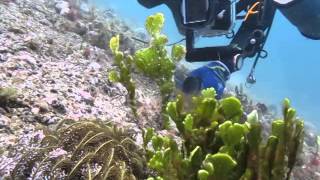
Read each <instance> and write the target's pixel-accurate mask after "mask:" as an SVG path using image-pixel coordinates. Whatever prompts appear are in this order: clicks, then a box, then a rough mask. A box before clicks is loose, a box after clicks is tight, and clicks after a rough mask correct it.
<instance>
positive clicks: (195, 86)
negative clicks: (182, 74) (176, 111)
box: [182, 76, 202, 94]
mask: <svg viewBox="0 0 320 180" xmlns="http://www.w3.org/2000/svg"><path fill="white" fill-rule="evenodd" d="M201 83H202V81H201V79H200V78H198V77H192V76H190V77H187V78H186V79H185V80H184V82H183V86H182V90H183V92H184V93H186V94H196V93H198V92H199V91H200V90H201Z"/></svg>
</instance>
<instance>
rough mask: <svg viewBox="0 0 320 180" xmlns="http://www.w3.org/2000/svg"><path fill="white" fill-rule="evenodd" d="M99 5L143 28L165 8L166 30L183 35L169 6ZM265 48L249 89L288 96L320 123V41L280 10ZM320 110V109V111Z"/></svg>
mask: <svg viewBox="0 0 320 180" xmlns="http://www.w3.org/2000/svg"><path fill="white" fill-rule="evenodd" d="M91 3H93V4H94V5H95V6H96V7H97V8H101V9H103V8H113V9H115V11H116V12H117V13H119V15H120V16H122V17H123V18H124V20H126V21H127V22H129V23H130V25H131V26H132V27H133V28H142V27H143V26H144V20H145V19H146V18H147V16H148V15H151V14H153V13H156V12H162V13H164V14H165V17H166V25H165V28H164V33H166V34H167V35H168V36H169V39H170V41H172V42H175V41H178V40H180V39H181V38H183V37H182V36H181V35H180V34H179V33H178V31H177V29H176V27H175V23H174V21H173V18H172V15H171V12H170V11H169V9H168V8H167V7H166V6H159V7H156V8H153V9H145V8H144V7H142V6H141V5H139V3H138V2H137V1H136V0H91ZM221 42H224V41H223V40H220V39H219V40H215V39H205V40H202V41H200V42H199V44H200V46H203V45H216V44H215V43H221ZM265 49H266V50H267V51H268V52H269V56H268V58H267V59H265V60H261V61H260V63H259V64H258V67H257V69H256V77H257V80H258V81H257V83H256V85H254V86H253V87H251V88H248V89H246V90H247V91H248V92H249V93H250V94H252V95H253V96H254V97H255V98H256V99H258V100H261V101H263V102H266V103H269V104H275V105H277V106H278V107H279V106H280V103H281V101H282V100H283V99H284V98H285V97H288V98H290V99H291V100H292V104H293V106H294V107H295V108H296V109H297V110H298V114H299V116H300V117H302V118H303V119H305V120H306V121H307V122H311V123H312V124H314V125H315V126H318V125H320V117H319V115H318V113H319V112H320V102H319V101H320V58H319V52H320V41H313V40H309V39H307V38H305V37H303V36H302V35H301V34H300V33H299V31H298V30H297V29H296V28H295V27H294V26H293V25H291V24H290V23H289V22H288V21H287V20H286V19H285V18H284V17H283V16H282V14H281V13H280V12H277V14H276V18H275V21H274V25H273V27H272V30H271V33H270V36H269V39H268V40H267V43H266V46H265ZM252 62H253V60H247V61H246V63H245V66H244V68H243V69H242V70H241V71H240V72H237V73H234V74H233V75H232V79H231V80H230V82H231V83H237V84H239V83H244V82H245V79H246V76H247V74H248V73H249V71H250V67H251V64H252ZM319 114H320V113H319Z"/></svg>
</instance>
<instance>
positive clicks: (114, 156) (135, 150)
mask: <svg viewBox="0 0 320 180" xmlns="http://www.w3.org/2000/svg"><path fill="white" fill-rule="evenodd" d="M57 148H60V149H61V150H63V151H65V152H66V154H65V155H62V156H59V157H50V152H52V151H53V150H55V149H57ZM143 154H144V151H143V149H141V148H140V147H139V146H137V145H136V144H135V142H134V141H133V140H132V138H131V135H130V134H129V133H127V132H126V131H125V130H124V129H121V128H117V127H115V126H112V125H108V124H104V123H102V122H99V121H81V122H74V123H71V124H70V125H66V124H65V123H63V124H60V125H58V128H57V130H55V131H48V132H46V136H45V138H44V139H43V140H42V146H41V148H39V149H37V150H36V151H35V154H33V155H32V156H36V158H32V156H29V155H27V156H25V157H24V158H22V159H21V162H20V163H19V164H18V165H17V166H16V168H15V169H14V171H13V173H12V177H13V178H14V179H16V178H22V177H23V176H22V175H21V174H22V173H24V172H26V171H27V170H28V169H29V170H30V169H33V172H32V173H31V175H30V176H31V177H32V178H34V177H37V172H40V171H41V172H42V173H43V174H42V175H43V176H47V177H48V178H49V179H55V178H58V179H59V178H60V179H61V178H62V179H98V180H100V179H109V180H118V179H119V180H135V179H141V178H143V176H144V173H145V159H144V155H143ZM26 161H33V162H32V163H27V165H29V166H26V163H25V162H26ZM30 165H31V167H30ZM43 176H42V177H43ZM24 178H25V177H24Z"/></svg>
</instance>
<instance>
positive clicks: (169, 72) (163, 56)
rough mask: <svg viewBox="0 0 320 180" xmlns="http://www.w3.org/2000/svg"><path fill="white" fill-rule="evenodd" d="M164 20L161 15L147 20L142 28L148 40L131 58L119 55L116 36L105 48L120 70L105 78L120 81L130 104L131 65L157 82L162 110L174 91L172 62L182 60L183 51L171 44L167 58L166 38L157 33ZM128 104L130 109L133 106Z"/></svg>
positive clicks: (178, 46)
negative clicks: (109, 51)
mask: <svg viewBox="0 0 320 180" xmlns="http://www.w3.org/2000/svg"><path fill="white" fill-rule="evenodd" d="M164 21H165V20H164V16H163V14H161V13H157V14H155V15H152V16H149V17H148V18H147V20H146V23H145V28H146V30H147V32H148V33H149V35H150V36H151V41H150V43H149V46H148V47H147V48H143V49H140V50H138V51H137V52H135V54H134V55H133V57H131V56H124V54H123V53H122V52H119V42H120V40H119V36H116V37H113V38H112V39H111V40H110V45H109V46H110V49H111V51H112V52H113V54H114V55H115V62H116V65H117V66H118V67H119V68H120V74H118V73H117V72H115V71H112V72H111V73H109V79H110V80H112V81H116V82H121V83H122V84H123V85H124V86H125V87H126V88H127V89H128V92H129V95H130V99H131V101H132V102H134V89H135V88H134V83H133V82H132V80H131V75H130V74H131V68H132V66H133V64H134V65H135V67H136V68H137V69H138V70H139V71H140V72H141V73H143V74H144V75H146V76H148V77H150V78H152V79H153V80H154V81H155V82H156V83H157V85H158V86H159V89H160V92H161V95H162V102H163V105H164V106H163V107H165V105H166V103H167V101H168V99H169V96H170V94H171V92H172V91H173V89H174V82H173V79H174V78H173V73H174V70H175V63H176V61H179V60H181V59H182V58H183V57H184V55H185V53H186V50H185V48H184V47H183V46H181V45H174V46H173V47H172V49H171V55H170V53H168V51H167V47H166V44H167V43H168V38H167V36H165V35H163V34H161V31H162V28H163V26H164ZM132 105H133V107H134V103H132ZM163 109H164V108H163Z"/></svg>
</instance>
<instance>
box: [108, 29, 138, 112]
mask: <svg viewBox="0 0 320 180" xmlns="http://www.w3.org/2000/svg"><path fill="white" fill-rule="evenodd" d="M119 43H120V36H119V35H118V36H115V37H113V38H111V40H110V43H109V47H110V49H111V51H112V53H113V55H114V62H115V65H116V66H117V67H118V68H119V72H117V71H114V70H113V71H111V72H110V73H109V80H110V81H112V82H120V83H121V84H123V86H124V87H125V88H126V89H127V91H128V94H129V103H130V106H131V109H132V110H133V113H134V114H135V115H136V101H135V94H136V87H135V83H134V81H133V79H132V77H131V74H132V72H131V71H132V62H133V58H132V57H131V56H130V55H125V54H124V53H123V52H121V51H119V46H120V44H119Z"/></svg>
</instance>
